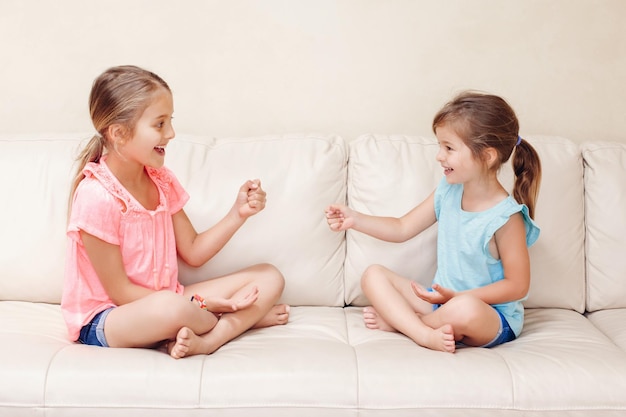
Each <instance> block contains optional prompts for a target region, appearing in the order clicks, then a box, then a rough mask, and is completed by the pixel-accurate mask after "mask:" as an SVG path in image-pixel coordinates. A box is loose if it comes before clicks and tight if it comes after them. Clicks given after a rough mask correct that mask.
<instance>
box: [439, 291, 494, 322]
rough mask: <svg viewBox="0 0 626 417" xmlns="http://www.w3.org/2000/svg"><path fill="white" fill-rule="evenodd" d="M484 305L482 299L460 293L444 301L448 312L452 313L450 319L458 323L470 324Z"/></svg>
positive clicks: (477, 317)
mask: <svg viewBox="0 0 626 417" xmlns="http://www.w3.org/2000/svg"><path fill="white" fill-rule="evenodd" d="M484 306H485V303H484V301H482V300H480V299H479V298H476V297H474V296H473V295H469V294H461V295H458V296H456V297H454V298H452V299H450V300H449V301H448V302H447V303H446V307H447V308H446V310H447V312H448V314H453V315H454V318H452V317H451V321H453V322H454V323H456V324H457V325H460V324H463V323H465V324H471V323H473V322H474V321H475V320H478V319H479V318H480V315H481V311H482V310H483V307H484Z"/></svg>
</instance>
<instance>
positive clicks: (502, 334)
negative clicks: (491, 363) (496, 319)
mask: <svg viewBox="0 0 626 417" xmlns="http://www.w3.org/2000/svg"><path fill="white" fill-rule="evenodd" d="M495 310H496V311H497V312H498V315H499V316H500V329H499V330H498V333H497V334H496V337H494V338H493V340H492V341H491V342H489V343H487V344H486V345H483V346H481V347H486V348H490V347H494V346H498V345H501V344H503V343H506V342H510V341H511V340H515V338H516V337H517V336H515V333H513V330H511V326H510V325H509V322H508V321H507V320H506V318H504V315H503V314H502V313H500V311H499V310H498V309H495Z"/></svg>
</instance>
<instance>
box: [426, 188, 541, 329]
mask: <svg viewBox="0 0 626 417" xmlns="http://www.w3.org/2000/svg"><path fill="white" fill-rule="evenodd" d="M462 197H463V185H462V184H448V182H447V181H446V179H445V177H444V178H443V179H442V180H441V182H440V183H439V185H438V186H437V189H436V190H435V214H436V216H437V221H438V232H437V273H436V275H435V279H434V282H435V283H437V284H439V285H441V286H442V287H446V288H450V289H452V290H454V291H465V290H470V289H473V288H478V287H483V286H485V285H488V284H491V283H493V282H497V281H500V280H502V279H504V270H503V268H502V261H500V260H499V259H495V258H494V257H493V256H492V255H491V253H490V252H489V241H490V240H491V239H492V237H493V235H494V234H495V233H496V231H497V230H498V229H499V228H500V227H502V226H504V224H505V223H506V222H507V221H508V220H509V217H511V215H513V214H515V213H518V212H521V213H522V216H523V217H524V225H525V227H526V245H527V246H529V247H530V246H531V245H532V244H533V243H535V241H536V240H537V238H538V237H539V227H537V225H535V223H534V222H533V221H532V219H531V218H530V215H529V214H528V207H526V205H524V204H519V203H517V201H515V199H514V198H513V197H511V196H510V195H509V196H508V197H507V198H506V199H504V200H502V201H501V202H500V203H498V204H496V205H495V206H493V207H491V208H490V209H487V210H485V211H480V212H468V211H464V210H463V209H462V208H461V198H462ZM525 299H526V297H524V298H523V299H521V300H517V301H512V302H508V303H503V304H496V305H494V306H493V307H494V308H496V309H497V310H498V311H499V312H501V313H502V314H503V315H504V317H505V318H506V320H507V321H508V322H509V325H510V326H511V330H513V332H514V333H515V335H516V336H519V334H520V332H521V331H522V326H523V324H524V306H523V305H522V301H523V300H525Z"/></svg>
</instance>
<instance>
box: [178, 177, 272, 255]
mask: <svg viewBox="0 0 626 417" xmlns="http://www.w3.org/2000/svg"><path fill="white" fill-rule="evenodd" d="M264 208H265V191H263V189H262V188H261V182H260V181H259V180H249V181H247V182H246V183H245V184H244V185H242V186H241V188H240V189H239V193H238V194H237V199H236V200H235V204H234V205H233V207H232V208H231V209H230V211H229V212H228V213H227V214H226V216H225V217H224V218H223V219H222V220H220V221H219V222H218V223H216V224H215V225H214V226H212V227H211V228H209V229H207V230H205V231H204V232H202V233H198V232H196V230H195V229H194V227H193V225H192V224H191V221H190V220H189V218H188V217H187V214H186V213H185V211H184V210H180V211H178V212H177V213H176V214H174V215H173V216H172V221H173V224H174V234H175V236H176V249H177V250H178V254H179V255H180V257H181V258H182V259H183V260H184V261H185V262H187V263H188V264H189V265H191V266H201V265H203V264H204V263H206V262H207V261H208V260H209V259H211V258H212V257H213V256H215V254H216V253H218V252H219V251H220V250H222V248H223V247H224V246H225V245H226V243H228V241H229V240H230V239H231V238H232V237H233V235H234V234H235V232H237V230H239V228H240V227H241V226H242V225H243V224H244V223H245V221H246V220H247V219H248V217H250V216H252V215H254V214H256V213H258V212H259V211H261V210H263V209H264Z"/></svg>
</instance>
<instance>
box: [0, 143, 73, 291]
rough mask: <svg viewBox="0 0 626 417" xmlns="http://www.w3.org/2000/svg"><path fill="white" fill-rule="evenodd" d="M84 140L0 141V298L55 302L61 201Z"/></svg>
mask: <svg viewBox="0 0 626 417" xmlns="http://www.w3.org/2000/svg"><path fill="white" fill-rule="evenodd" d="M84 137H85V136H84V135H77V134H72V135H41V136H3V137H0V189H1V190H2V192H3V199H4V203H3V208H2V210H3V211H2V230H1V231H0V246H1V247H2V250H1V251H0V271H2V275H3V277H2V279H1V280H0V299H2V300H23V301H36V302H52V303H58V302H60V300H61V290H62V286H63V271H64V267H65V248H66V239H65V225H66V223H67V203H68V201H69V193H70V183H71V176H72V175H73V170H74V167H73V163H74V159H75V157H76V155H77V151H78V147H79V144H80V141H81V139H82V138H84Z"/></svg>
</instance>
